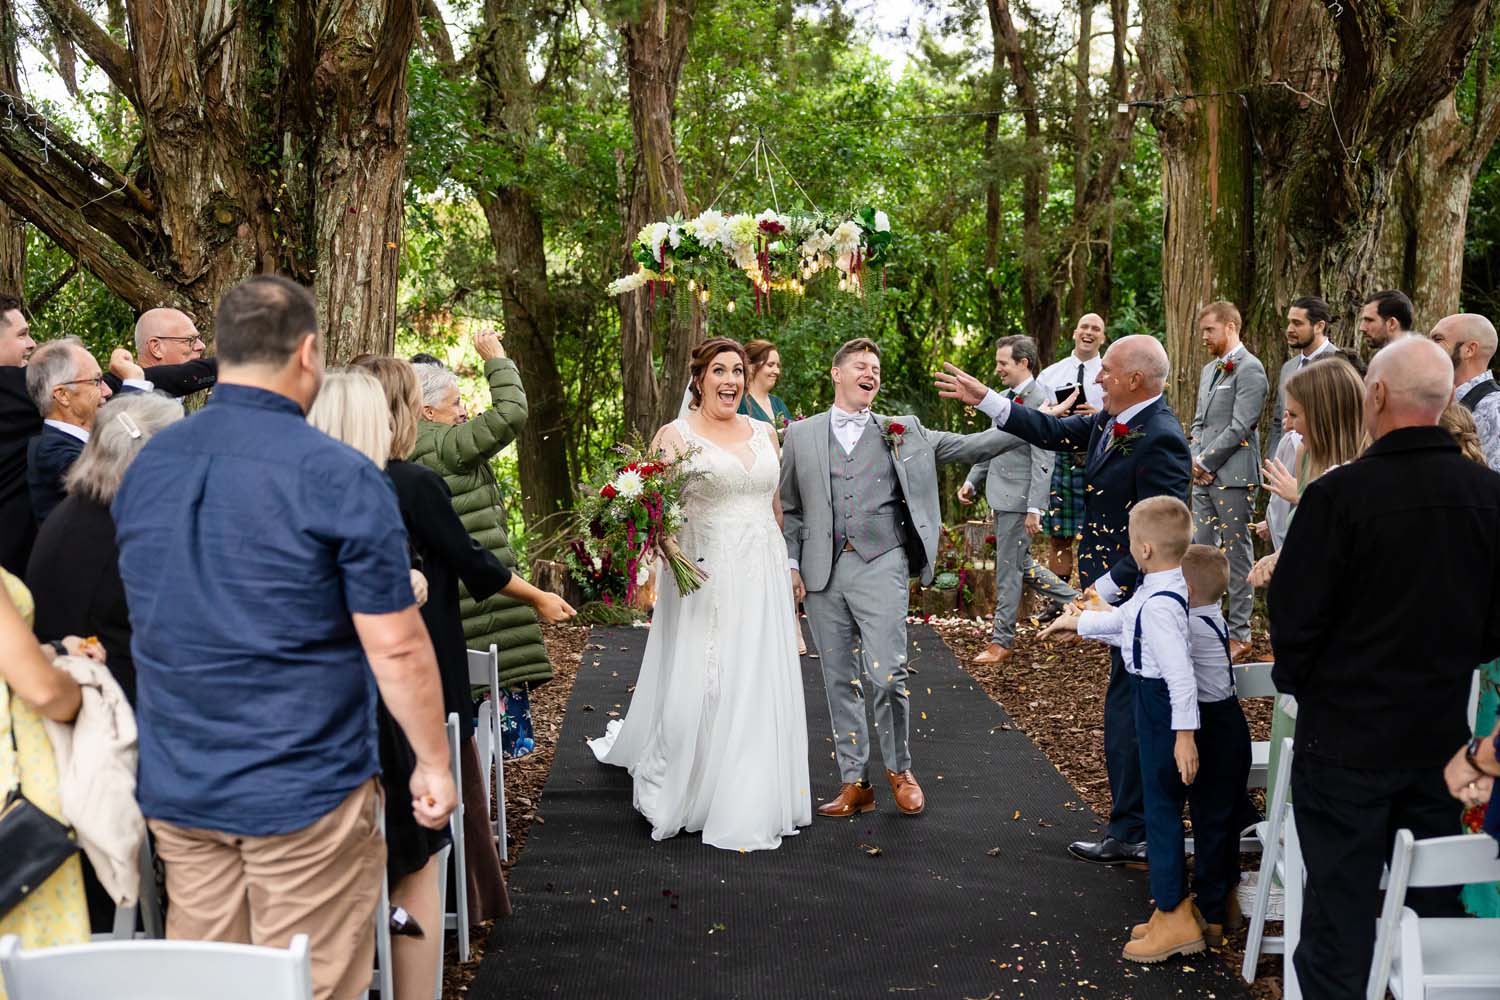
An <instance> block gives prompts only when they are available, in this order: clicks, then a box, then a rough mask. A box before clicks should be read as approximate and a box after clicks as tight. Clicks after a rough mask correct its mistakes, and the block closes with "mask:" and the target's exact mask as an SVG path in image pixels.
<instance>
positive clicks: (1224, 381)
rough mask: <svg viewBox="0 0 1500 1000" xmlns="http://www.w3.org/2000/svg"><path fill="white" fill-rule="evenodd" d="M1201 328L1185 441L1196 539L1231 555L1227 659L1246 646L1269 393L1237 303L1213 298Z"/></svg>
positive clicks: (1241, 652)
mask: <svg viewBox="0 0 1500 1000" xmlns="http://www.w3.org/2000/svg"><path fill="white" fill-rule="evenodd" d="M1198 332H1199V333H1200V334H1201V335H1202V337H1203V346H1204V347H1207V348H1208V350H1209V353H1210V354H1212V355H1213V358H1214V360H1212V361H1210V362H1209V363H1208V364H1206V365H1204V366H1203V374H1202V375H1201V376H1199V379H1198V409H1197V412H1196V413H1195V414H1194V415H1193V426H1192V430H1191V431H1190V432H1189V433H1188V444H1189V447H1190V448H1191V450H1192V453H1193V525H1194V535H1193V541H1194V543H1196V544H1199V545H1212V546H1215V547H1216V548H1220V549H1223V550H1224V552H1225V553H1226V554H1227V555H1228V556H1229V614H1227V615H1226V616H1225V619H1226V620H1227V622H1228V624H1229V651H1230V658H1231V659H1236V658H1239V657H1241V656H1244V655H1245V653H1247V652H1248V651H1249V649H1250V609H1251V607H1252V606H1253V605H1254V603H1255V589H1254V588H1253V587H1251V586H1250V581H1249V575H1250V567H1251V565H1252V564H1253V563H1254V561H1255V552H1254V549H1253V548H1252V546H1251V542H1250V523H1251V518H1252V512H1253V509H1254V506H1255V490H1256V488H1257V487H1258V486H1259V485H1260V437H1259V434H1258V433H1257V429H1256V426H1257V424H1259V423H1260V411H1261V408H1262V407H1263V406H1265V402H1266V394H1267V393H1268V392H1269V391H1270V382H1269V381H1268V380H1267V378H1266V369H1265V366H1264V365H1262V364H1261V363H1260V361H1259V359H1257V358H1256V357H1255V355H1253V354H1251V353H1250V351H1249V350H1248V349H1246V347H1245V345H1244V344H1242V343H1240V311H1239V310H1238V309H1236V308H1235V307H1234V303H1232V302H1225V301H1222V300H1220V301H1218V302H1210V303H1209V304H1208V305H1206V306H1204V307H1203V308H1202V309H1201V310H1199V312H1198Z"/></svg>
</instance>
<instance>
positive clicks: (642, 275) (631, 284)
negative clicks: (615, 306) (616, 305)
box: [604, 267, 661, 295]
mask: <svg viewBox="0 0 1500 1000" xmlns="http://www.w3.org/2000/svg"><path fill="white" fill-rule="evenodd" d="M660 280H661V275H659V274H657V273H656V272H655V271H651V270H648V269H646V268H644V267H643V268H640V269H639V270H637V271H636V272H635V273H634V274H627V275H626V276H625V277H623V278H616V279H615V280H614V281H611V282H610V283H609V284H608V285H607V286H605V289H604V290H605V291H606V292H607V293H609V294H610V295H624V294H625V293H626V292H633V291H635V290H636V289H637V288H641V287H643V286H644V285H645V284H646V282H648V281H660Z"/></svg>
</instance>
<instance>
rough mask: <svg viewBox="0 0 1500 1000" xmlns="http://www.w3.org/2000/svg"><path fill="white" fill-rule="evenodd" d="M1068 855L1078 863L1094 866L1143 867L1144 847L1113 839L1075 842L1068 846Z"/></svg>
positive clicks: (1143, 845) (1141, 844)
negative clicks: (1084, 862) (1085, 862)
mask: <svg viewBox="0 0 1500 1000" xmlns="http://www.w3.org/2000/svg"><path fill="white" fill-rule="evenodd" d="M1068 853H1069V854H1071V855H1073V857H1075V858H1077V859H1078V860H1079V861H1087V862H1089V863H1091V864H1096V865H1144V864H1145V863H1146V845H1145V843H1144V842H1142V843H1139V844H1127V843H1125V842H1124V841H1120V840H1116V839H1115V838H1113V837H1105V838H1104V839H1103V840H1099V841H1093V840H1075V841H1074V842H1073V843H1071V844H1069V845H1068Z"/></svg>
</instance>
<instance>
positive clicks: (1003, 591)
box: [991, 511, 1078, 649]
mask: <svg viewBox="0 0 1500 1000" xmlns="http://www.w3.org/2000/svg"><path fill="white" fill-rule="evenodd" d="M1024 587H1030V588H1031V589H1032V590H1034V591H1036V592H1037V593H1039V594H1046V595H1047V596H1048V597H1050V598H1052V599H1053V600H1055V601H1071V600H1072V599H1073V598H1075V597H1077V596H1078V591H1076V590H1074V589H1073V588H1072V587H1070V586H1068V584H1067V583H1066V582H1064V581H1063V580H1061V579H1059V578H1058V576H1057V574H1056V573H1054V572H1052V571H1051V570H1050V569H1048V568H1047V567H1046V566H1043V565H1042V564H1041V563H1039V562H1037V561H1036V560H1035V559H1033V558H1032V556H1031V536H1030V535H1028V534H1026V514H1025V512H1024V511H1023V512H1010V511H996V512H995V625H994V630H993V632H992V633H991V638H992V640H993V641H994V642H995V643H997V644H999V645H1001V646H1004V647H1005V648H1006V649H1009V648H1011V647H1012V646H1014V645H1015V642H1016V609H1018V608H1019V607H1020V606H1021V590H1022V589H1023V588H1024Z"/></svg>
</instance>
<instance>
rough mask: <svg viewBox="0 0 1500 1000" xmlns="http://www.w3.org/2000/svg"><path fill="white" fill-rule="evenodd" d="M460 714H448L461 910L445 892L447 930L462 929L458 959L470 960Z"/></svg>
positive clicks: (456, 890) (455, 863)
mask: <svg viewBox="0 0 1500 1000" xmlns="http://www.w3.org/2000/svg"><path fill="white" fill-rule="evenodd" d="M458 751H459V737H458V713H457V712H449V713H448V754H449V757H450V758H451V766H452V768H453V787H454V789H455V790H456V791H457V793H458V804H457V805H456V806H454V807H453V815H452V816H450V817H449V818H448V830H449V832H450V833H451V834H452V836H453V899H454V902H455V904H456V905H455V909H456V911H457V912H455V913H449V912H448V896H447V893H444V894H443V930H444V931H447V930H450V929H451V930H456V931H458V960H459V961H460V962H467V961H468V960H469V878H468V871H469V869H468V857H467V855H466V854H465V853H464V782H463V769H462V767H461V765H460V764H459V757H458Z"/></svg>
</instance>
